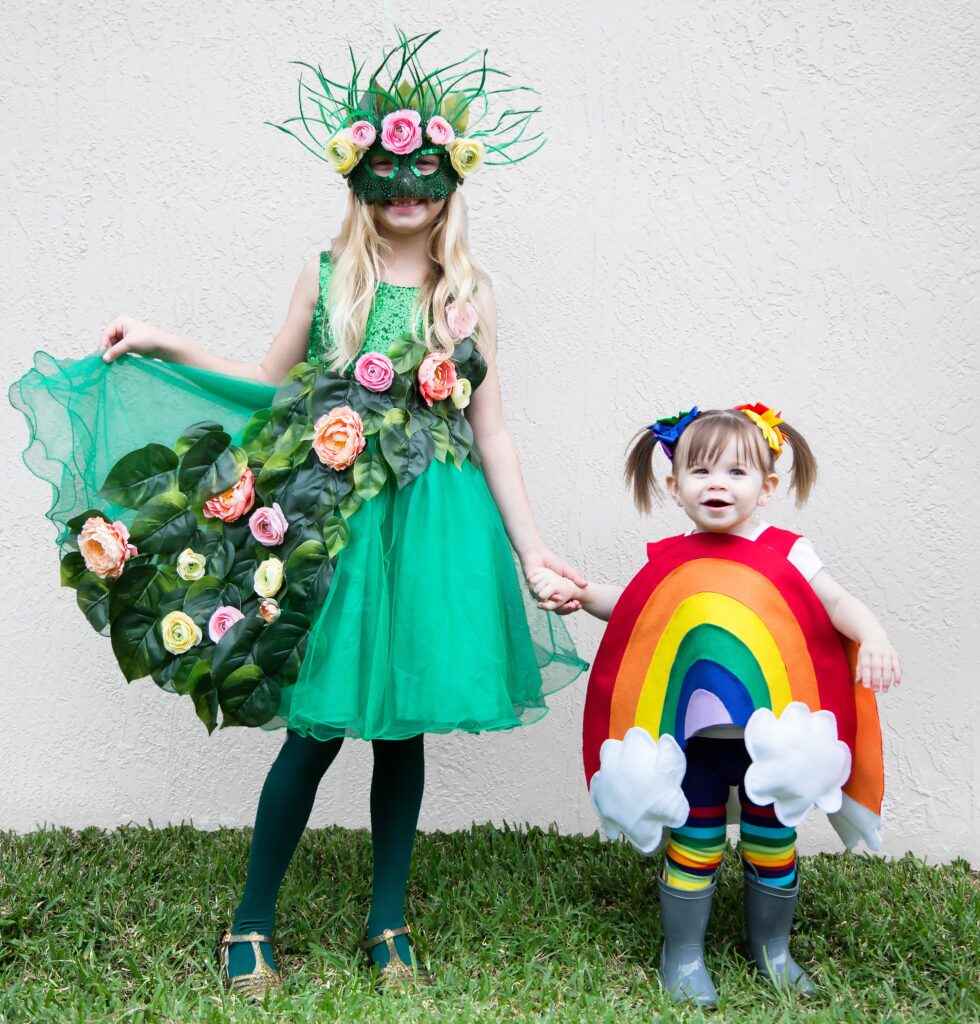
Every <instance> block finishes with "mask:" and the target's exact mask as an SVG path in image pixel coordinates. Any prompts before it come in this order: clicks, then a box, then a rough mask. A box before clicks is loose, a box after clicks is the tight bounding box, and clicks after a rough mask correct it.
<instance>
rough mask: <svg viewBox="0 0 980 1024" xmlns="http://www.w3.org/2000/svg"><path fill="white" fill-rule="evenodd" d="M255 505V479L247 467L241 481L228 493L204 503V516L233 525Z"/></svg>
mask: <svg viewBox="0 0 980 1024" xmlns="http://www.w3.org/2000/svg"><path fill="white" fill-rule="evenodd" d="M254 504H255V477H254V476H252V471H251V470H250V469H249V468H248V466H246V467H245V472H244V473H242V478H241V480H239V481H238V483H237V484H235V486H234V487H229V488H228V490H227V491H222V492H221V494H216V495H215V496H214V497H213V498H208V500H207V501H206V502H205V503H204V514H205V515H206V516H207V517H208V519H220V520H221V521H222V522H223V523H233V522H234V521H235V520H236V519H241V517H242V516H243V515H245V513H246V512H247V511H248V510H249V509H250V508H251V507H252V506H253V505H254Z"/></svg>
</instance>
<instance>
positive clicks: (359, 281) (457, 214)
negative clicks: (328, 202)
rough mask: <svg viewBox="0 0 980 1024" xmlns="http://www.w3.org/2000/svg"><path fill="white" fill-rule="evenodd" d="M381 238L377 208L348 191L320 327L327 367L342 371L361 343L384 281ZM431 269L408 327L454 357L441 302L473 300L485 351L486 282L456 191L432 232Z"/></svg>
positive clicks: (432, 346)
mask: <svg viewBox="0 0 980 1024" xmlns="http://www.w3.org/2000/svg"><path fill="white" fill-rule="evenodd" d="M386 248H387V246H386V243H385V241H384V239H383V238H382V237H381V236H380V235H379V234H378V229H377V227H376V225H375V222H374V207H373V205H371V204H367V203H362V202H361V201H360V200H359V199H357V198H356V197H355V196H354V194H353V193H352V192H351V193H348V198H347V210H346V213H345V215H344V222H343V224H342V225H341V228H340V235H339V236H338V237H337V239H336V241H335V242H334V246H333V250H332V251H331V255H330V264H331V274H330V294H329V296H328V298H327V319H328V323H327V324H325V325H324V329H325V330H329V332H330V337H331V340H332V343H333V344H332V354H331V358H330V366H331V368H332V369H334V370H337V371H342V370H343V369H344V368H345V367H346V366H348V365H349V364H350V362H351V361H352V360H353V359H356V358H357V355H358V353H359V352H360V351H361V347H362V345H363V344H364V334H365V331H366V329H367V321H368V316H369V314H370V312H371V304H372V302H373V301H374V293H375V291H376V289H377V287H378V282H379V281H380V280H381V266H382V262H383V256H384V253H385V249H386ZM428 257H429V272H428V273H427V274H426V277H425V281H424V283H423V285H422V287H421V288H420V289H419V295H418V301H417V303H416V307H415V316H414V317H413V321H414V325H413V332H414V333H415V334H416V336H417V337H419V339H420V340H421V341H424V342H425V344H426V347H427V348H429V349H430V350H431V351H433V352H443V353H446V354H452V351H453V349H454V347H455V343H456V339H455V338H454V337H453V335H452V334H451V333H450V330H449V324H448V322H447V320H446V306H447V305H448V304H449V303H451V302H456V303H458V304H459V306H460V307H462V306H464V305H465V304H466V303H467V302H472V303H473V305H474V306H475V308H476V311H477V315H478V321H477V328H476V331H475V332H474V337H475V340H476V343H477V345H478V347H480V348H481V349H483V350H485V351H486V350H487V349H490V350H492V346H493V343H494V339H493V338H492V337H490V333H491V327H490V318H489V317H488V315H487V310H488V306H487V300H488V293H489V290H490V279H489V278H488V277H487V275H486V273H485V272H484V271H483V269H482V268H481V267H480V266H479V264H478V263H477V262H476V260H475V259H474V258H473V254H472V253H471V252H470V246H469V241H468V239H467V229H466V202H465V200H464V199H463V197H462V196H461V195H460V194H459V192H458V191H457V192H453V193H452V194H451V195H450V196H449V197H448V198H447V200H446V205H445V206H444V207H443V209H442V211H441V212H440V214H439V216H438V217H437V218H436V220H435V222H434V223H433V225H432V228H431V231H430V233H429V242H428Z"/></svg>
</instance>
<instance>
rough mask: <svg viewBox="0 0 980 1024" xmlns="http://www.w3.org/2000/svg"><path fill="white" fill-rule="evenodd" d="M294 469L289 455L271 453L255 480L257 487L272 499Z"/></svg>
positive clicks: (268, 499)
mask: <svg viewBox="0 0 980 1024" xmlns="http://www.w3.org/2000/svg"><path fill="white" fill-rule="evenodd" d="M292 471H293V464H292V462H291V461H290V459H289V456H288V455H278V454H277V455H270V456H269V458H268V460H267V461H266V464H265V465H264V466H263V467H262V472H261V473H259V476H258V479H257V480H256V481H255V489H256V490H257V491H258V492H259V493H260V494H262V495H263V496H264V497H265V499H266V500H267V501H270V500H271V499H272V498H273V497H275V494H276V492H277V491H278V490H279V488H280V487H282V485H283V484H284V483H285V482H286V481H287V480H288V479H289V475H290V473H292Z"/></svg>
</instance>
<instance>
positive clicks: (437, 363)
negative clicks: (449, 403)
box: [419, 352, 456, 407]
mask: <svg viewBox="0 0 980 1024" xmlns="http://www.w3.org/2000/svg"><path fill="white" fill-rule="evenodd" d="M454 387H456V366H455V364H454V363H453V361H452V360H451V359H448V358H447V357H446V356H444V355H440V353H438V352H430V353H429V354H428V355H427V356H426V357H425V359H423V360H422V365H421V366H420V367H419V391H421V392H422V397H423V398H424V399H425V404H426V405H428V406H430V407H431V405H432V403H433V402H441V401H442V400H443V399H444V398H448V397H449V396H450V395H451V394H452V393H453V388H454Z"/></svg>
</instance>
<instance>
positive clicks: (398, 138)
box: [381, 110, 422, 156]
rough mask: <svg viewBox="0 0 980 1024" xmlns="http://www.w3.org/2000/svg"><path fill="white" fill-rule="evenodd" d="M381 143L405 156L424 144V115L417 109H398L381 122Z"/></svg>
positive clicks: (390, 151) (390, 150) (391, 151)
mask: <svg viewBox="0 0 980 1024" xmlns="http://www.w3.org/2000/svg"><path fill="white" fill-rule="evenodd" d="M381 145H382V146H384V148H385V149H387V150H388V152H389V153H397V154H398V155H399V156H404V155H405V154H406V153H411V152H412V151H413V150H416V149H418V148H419V146H421V145H422V117H421V115H420V114H419V112H418V111H417V110H396V111H395V112H394V113H392V114H388V115H386V116H385V118H384V120H382V122H381Z"/></svg>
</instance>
